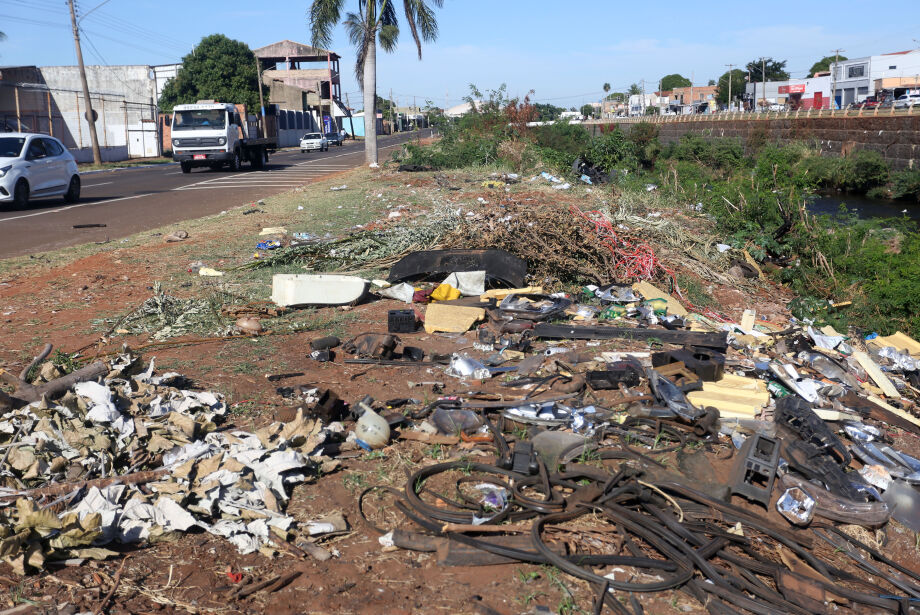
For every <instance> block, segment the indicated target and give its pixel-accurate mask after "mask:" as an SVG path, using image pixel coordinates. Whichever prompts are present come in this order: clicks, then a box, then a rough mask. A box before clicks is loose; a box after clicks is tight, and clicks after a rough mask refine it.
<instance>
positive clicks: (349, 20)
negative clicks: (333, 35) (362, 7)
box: [342, 3, 374, 90]
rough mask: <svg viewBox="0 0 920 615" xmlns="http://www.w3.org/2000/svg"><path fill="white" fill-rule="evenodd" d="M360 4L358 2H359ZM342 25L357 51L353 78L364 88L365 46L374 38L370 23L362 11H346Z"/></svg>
mask: <svg viewBox="0 0 920 615" xmlns="http://www.w3.org/2000/svg"><path fill="white" fill-rule="evenodd" d="M359 4H360V3H359ZM342 25H344V26H345V32H346V33H347V34H348V40H349V41H350V42H351V44H352V45H354V46H355V48H356V49H357V51H358V58H357V61H356V62H355V78H356V79H357V80H358V85H359V86H361V89H362V90H363V89H364V60H365V59H366V58H367V48H368V45H370V43H371V42H372V41H373V40H374V35H373V33H372V32H371V25H370V24H369V23H368V20H367V19H366V18H365V17H364V12H363V11H362V12H361V14H355V13H348V15H346V16H345V21H343V22H342Z"/></svg>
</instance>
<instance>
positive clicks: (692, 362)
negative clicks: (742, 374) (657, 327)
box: [652, 348, 725, 382]
mask: <svg viewBox="0 0 920 615" xmlns="http://www.w3.org/2000/svg"><path fill="white" fill-rule="evenodd" d="M678 362H680V363H683V364H684V365H685V366H686V367H687V369H689V370H690V371H692V372H693V373H694V374H696V375H697V376H699V377H700V379H701V380H705V381H708V382H715V381H717V380H721V379H722V374H723V372H724V371H725V355H724V354H722V353H720V352H714V351H712V350H708V349H705V348H681V349H678V350H667V351H665V352H656V353H653V354H652V367H661V366H662V365H667V364H669V363H678Z"/></svg>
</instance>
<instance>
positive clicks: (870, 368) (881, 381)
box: [853, 351, 901, 399]
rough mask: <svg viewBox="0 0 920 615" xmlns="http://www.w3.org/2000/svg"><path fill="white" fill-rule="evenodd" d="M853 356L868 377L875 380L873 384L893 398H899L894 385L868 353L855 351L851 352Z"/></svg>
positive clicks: (899, 395)
mask: <svg viewBox="0 0 920 615" xmlns="http://www.w3.org/2000/svg"><path fill="white" fill-rule="evenodd" d="M853 358H854V359H856V361H857V362H858V363H859V364H860V365H861V366H862V368H863V369H864V370H866V373H867V374H869V377H870V378H872V380H873V381H875V384H877V385H878V387H879V388H880V389H881V390H882V392H883V393H884V394H885V395H886V396H887V397H891V398H893V399H900V398H901V394H900V393H898V390H897V389H896V388H895V387H894V384H892V382H891V380H889V379H888V376H886V375H885V373H884V372H883V371H882V369H881V368H880V367H879V366H878V364H877V363H876V362H875V361H873V360H872V359H871V358H870V357H869V355H867V354H866V353H865V352H861V351H856V352H854V353H853Z"/></svg>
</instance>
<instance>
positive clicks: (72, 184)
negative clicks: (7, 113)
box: [0, 132, 80, 208]
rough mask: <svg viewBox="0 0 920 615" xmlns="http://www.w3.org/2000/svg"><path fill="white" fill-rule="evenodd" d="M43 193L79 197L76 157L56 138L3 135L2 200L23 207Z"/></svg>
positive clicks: (0, 161)
mask: <svg viewBox="0 0 920 615" xmlns="http://www.w3.org/2000/svg"><path fill="white" fill-rule="evenodd" d="M44 196H63V197H64V200H65V201H67V202H68V203H73V202H76V201H77V200H78V199H79V198H80V174H79V173H78V172H77V162H76V161H75V160H74V158H73V156H72V155H71V154H70V152H68V151H67V148H66V147H64V144H63V143H61V142H60V141H58V140H57V139H55V138H54V137H49V136H47V135H38V134H30V133H25V132H10V133H2V134H0V203H13V205H14V206H15V207H17V208H21V207H25V206H26V205H27V204H28V203H29V199H30V198H33V197H44Z"/></svg>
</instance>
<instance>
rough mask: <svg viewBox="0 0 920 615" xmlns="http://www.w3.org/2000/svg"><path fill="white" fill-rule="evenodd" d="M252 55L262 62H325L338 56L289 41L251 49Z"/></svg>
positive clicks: (326, 50)
mask: <svg viewBox="0 0 920 615" xmlns="http://www.w3.org/2000/svg"><path fill="white" fill-rule="evenodd" d="M253 53H254V54H255V55H256V57H257V58H259V59H260V60H262V61H263V62H266V63H269V62H275V63H279V62H325V61H326V58H327V57H329V56H331V57H332V59H333V60H338V59H339V58H340V56H339V55H338V54H337V53H335V52H333V51H329V50H328V49H320V48H319V47H311V46H310V45H304V44H303V43H295V42H294V41H290V40H287V39H285V40H283V41H278V42H277V43H272V44H271V45H266V46H265V47H259V48H258V49H253Z"/></svg>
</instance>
